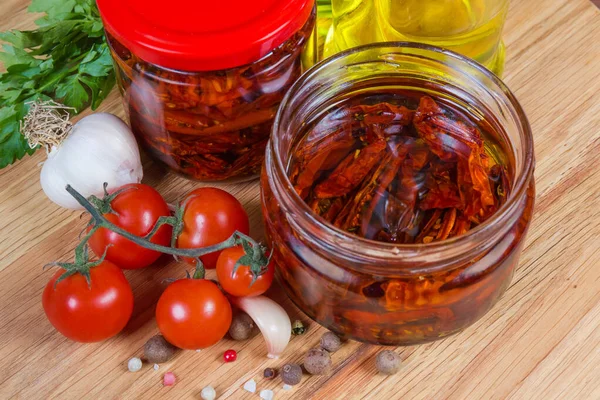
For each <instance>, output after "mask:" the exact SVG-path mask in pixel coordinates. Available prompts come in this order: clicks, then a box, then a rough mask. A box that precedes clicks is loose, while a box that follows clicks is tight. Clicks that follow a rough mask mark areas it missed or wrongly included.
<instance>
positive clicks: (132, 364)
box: [127, 357, 142, 372]
mask: <svg viewBox="0 0 600 400" xmlns="http://www.w3.org/2000/svg"><path fill="white" fill-rule="evenodd" d="M127 369H128V370H129V371H131V372H137V371H139V370H140V369H142V360H140V359H139V358H137V357H133V358H131V359H130V360H129V361H128V362H127Z"/></svg>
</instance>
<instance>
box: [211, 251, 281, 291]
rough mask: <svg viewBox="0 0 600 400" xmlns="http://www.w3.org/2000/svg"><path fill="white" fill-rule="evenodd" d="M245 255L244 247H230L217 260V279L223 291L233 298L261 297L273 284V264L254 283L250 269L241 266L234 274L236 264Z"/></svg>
mask: <svg viewBox="0 0 600 400" xmlns="http://www.w3.org/2000/svg"><path fill="white" fill-rule="evenodd" d="M244 254H245V253H244V248H243V247H242V246H236V247H230V248H228V249H225V250H223V251H222V252H221V255H219V259H218V260H217V278H218V279H219V283H220V284H221V287H222V288H223V290H225V291H226V292H227V293H229V294H230V295H232V296H236V297H245V296H258V295H261V294H263V293H264V292H266V291H267V289H269V287H271V284H272V283H273V276H274V274H275V268H274V267H273V263H272V262H271V263H269V265H268V266H267V271H266V272H265V273H263V274H262V275H260V276H259V277H258V278H256V280H255V281H254V283H252V277H253V276H252V272H251V271H250V267H248V266H246V265H240V266H239V267H238V269H237V271H235V273H233V270H234V267H235V264H236V263H237V261H238V260H239V259H240V257H242V256H243V255H244ZM251 283H252V285H251Z"/></svg>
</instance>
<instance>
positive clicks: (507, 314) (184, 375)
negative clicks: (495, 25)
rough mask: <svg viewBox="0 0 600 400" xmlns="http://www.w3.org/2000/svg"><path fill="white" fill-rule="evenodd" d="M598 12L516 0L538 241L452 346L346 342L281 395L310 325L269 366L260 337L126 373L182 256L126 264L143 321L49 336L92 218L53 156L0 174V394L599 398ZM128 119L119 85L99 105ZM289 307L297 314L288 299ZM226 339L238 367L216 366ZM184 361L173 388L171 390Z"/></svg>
mask: <svg viewBox="0 0 600 400" xmlns="http://www.w3.org/2000/svg"><path fill="white" fill-rule="evenodd" d="M27 3H28V1H27V0H2V1H1V2H0V29H1V30H6V29H9V28H20V29H22V28H29V27H31V26H32V24H31V21H32V19H33V18H32V16H30V15H26V13H25V8H26V6H27ZM598 38H600V11H599V10H598V9H597V8H596V7H594V6H593V5H592V3H591V2H590V1H589V0H568V1H565V0H520V1H515V2H513V4H512V8H511V11H510V17H509V21H508V23H507V26H506V35H505V39H506V42H507V45H508V50H507V52H508V62H507V66H506V76H505V80H506V82H507V83H508V84H509V86H510V87H511V88H512V89H513V91H514V92H515V93H516V95H517V97H518V98H519V99H520V101H521V102H522V104H523V106H524V108H525V110H526V111H527V113H528V115H529V118H530V121H531V123H532V126H533V131H534V135H535V145H536V155H537V169H536V180H537V190H538V198H537V204H536V210H535V216H534V221H533V225H532V228H531V230H530V233H529V236H528V238H527V246H526V248H525V251H524V253H523V256H522V258H521V263H520V267H519V268H518V270H517V271H516V274H515V277H514V281H513V284H512V286H511V287H510V289H509V290H508V292H507V293H506V295H505V296H504V297H503V298H502V300H501V301H500V302H499V303H498V304H497V305H496V306H495V307H494V308H493V310H492V311H491V312H490V313H488V314H487V315H486V316H485V317H484V318H483V319H482V320H481V321H479V322H478V323H477V324H475V325H474V326H472V327H471V328H469V329H467V330H466V331H464V332H463V333H461V334H459V335H456V336H453V337H450V338H447V339H445V340H443V341H440V342H436V343H431V344H427V345H421V346H412V347H406V348H398V349H397V351H398V352H399V353H400V354H401V356H402V359H403V360H404V365H405V366H404V369H403V370H402V371H401V372H400V373H399V374H398V375H396V376H394V377H387V378H386V377H383V376H381V375H377V374H376V373H375V370H374V355H375V354H376V352H377V351H378V350H379V348H377V347H374V346H368V345H362V344H358V343H348V344H346V345H345V346H344V348H343V349H342V350H340V351H339V352H337V353H335V355H334V356H333V361H334V365H335V369H334V371H333V373H332V374H331V375H329V376H326V377H320V378H318V377H310V378H309V377H305V378H304V380H303V382H302V384H301V385H300V386H297V387H295V388H294V389H293V390H291V391H283V390H282V389H281V382H280V380H279V379H276V380H274V381H271V382H265V381H264V380H263V379H262V378H261V376H262V370H263V369H264V368H265V367H267V366H271V367H278V366H281V365H283V364H284V363H285V362H287V361H299V360H300V359H301V357H302V356H301V354H303V353H304V352H305V351H306V350H307V349H308V348H310V347H311V346H314V345H316V343H317V341H318V337H319V336H320V334H321V333H322V329H320V328H318V327H317V326H316V325H315V324H314V323H313V324H312V325H311V326H310V329H309V332H308V333H307V335H305V336H302V337H299V338H294V339H293V340H292V342H291V344H290V346H289V347H288V349H287V351H286V353H285V356H284V358H283V359H282V360H280V361H273V360H268V359H267V358H266V357H265V354H266V352H265V347H264V343H263V342H262V339H261V338H260V337H258V338H255V339H253V340H251V341H248V342H245V343H241V344H240V343H234V342H231V341H228V340H224V341H222V342H221V343H219V344H218V345H216V346H214V347H213V348H211V349H207V350H203V351H201V352H199V353H196V352H193V351H192V352H190V351H188V352H181V353H180V354H179V355H178V356H177V357H176V358H175V359H173V360H172V361H171V362H169V363H167V364H163V365H161V367H160V369H159V370H158V371H154V370H153V369H152V366H150V365H145V366H144V368H143V370H142V371H141V372H138V373H135V374H134V373H129V372H128V371H127V368H126V362H127V360H128V359H129V358H130V357H132V356H140V354H141V351H140V350H141V347H142V346H143V344H144V342H145V341H146V340H147V339H148V338H149V337H150V336H152V335H154V334H155V333H156V332H157V328H156V325H155V321H154V318H153V314H154V304H155V302H156V300H157V299H158V297H159V295H160V293H161V290H162V289H163V288H164V285H163V284H162V283H161V281H162V280H163V279H164V278H166V277H179V276H182V275H183V266H182V265H178V264H176V263H174V262H169V260H168V259H166V258H165V259H164V260H163V262H162V263H159V264H160V265H157V266H154V267H151V268H150V269H148V270H143V271H133V272H131V271H130V272H128V273H127V277H128V278H129V279H130V281H131V284H132V286H133V289H134V292H135V301H136V304H135V310H134V315H133V317H132V319H131V321H130V323H129V325H128V326H127V327H126V329H125V330H124V331H123V332H122V333H121V334H119V335H118V336H117V337H115V338H113V339H111V340H108V341H106V342H103V343H98V344H87V345H83V344H77V343H73V342H70V341H68V340H67V339H65V338H64V337H62V336H61V335H60V334H58V333H57V332H55V331H54V329H53V328H52V326H51V325H50V324H49V323H48V321H47V320H46V318H45V316H44V313H43V311H42V306H41V301H40V298H41V293H42V290H43V288H44V286H45V284H46V282H47V281H48V279H49V277H50V275H51V274H52V272H43V271H42V269H41V266H42V265H43V264H45V263H47V262H50V261H54V260H60V261H67V260H70V259H71V256H72V250H73V248H74V246H75V244H76V237H77V234H78V233H79V231H80V230H81V229H82V227H83V224H84V221H82V220H80V219H79V214H78V213H76V212H70V211H67V210H63V209H59V208H58V207H57V206H55V205H54V204H52V203H51V202H50V201H49V200H47V199H46V197H45V196H44V195H43V193H42V191H41V189H40V185H39V178H38V176H39V165H38V164H39V163H40V162H41V161H43V159H44V154H43V151H40V152H38V154H36V155H35V156H34V157H29V158H27V159H24V160H22V161H21V162H19V163H18V164H16V165H14V166H12V167H9V168H6V169H4V170H1V171H0V398H1V399H6V398H12V397H15V398H22V399H46V398H60V399H71V398H72V399H79V398H96V399H100V398H127V399H135V398H147V399H150V398H152V399H156V398H163V397H164V398H177V399H179V398H182V399H187V398H190V399H191V398H196V399H198V398H199V393H200V390H201V389H202V388H203V387H204V386H205V385H207V384H212V385H213V386H214V387H215V388H216V389H217V392H218V394H219V398H231V399H258V394H250V393H247V392H244V391H243V390H242V389H241V387H242V385H243V383H244V382H246V381H247V380H249V379H250V378H254V379H256V381H257V382H258V387H259V389H265V388H269V389H274V390H275V392H276V394H275V398H276V399H309V398H315V399H400V398H402V399H412V398H415V399H421V398H422V399H446V398H448V399H462V398H470V399H503V398H514V399H527V400H530V399H544V400H546V399H599V398H600V264H599V261H598V259H599V258H600V250H599V248H600V167H599V165H600V41H599V40H598ZM102 109H103V110H106V111H110V112H113V113H116V114H118V115H122V110H121V106H120V103H119V99H118V97H117V94H116V93H113V95H112V96H111V97H110V99H109V100H108V101H107V102H106V103H105V104H104V106H103V107H102ZM145 181H146V182H147V183H149V184H152V185H155V186H156V187H157V189H158V190H159V191H160V192H161V193H163V194H164V196H165V197H166V199H167V200H168V201H170V202H174V201H175V200H176V199H178V198H179V197H180V196H182V195H184V194H185V193H186V192H187V191H189V190H190V189H191V188H193V187H195V186H198V185H197V184H195V183H192V182H188V181H185V180H184V179H181V178H178V177H176V176H173V175H171V174H167V175H164V173H163V171H161V170H160V168H158V167H156V166H154V165H152V164H150V163H147V165H146V178H145ZM225 188H226V189H227V190H229V191H231V192H232V193H235V194H236V195H237V196H238V197H239V198H240V199H241V200H242V201H243V203H244V204H245V206H246V207H247V209H248V211H249V213H250V217H251V221H252V229H253V232H252V233H253V234H254V235H255V236H256V237H260V236H261V235H262V226H261V224H260V210H259V199H258V186H257V183H256V182H253V183H249V184H242V185H235V186H226V187H225ZM272 296H274V297H275V298H278V299H281V301H282V302H283V304H284V306H285V307H286V308H287V309H288V310H289V312H290V313H291V314H292V317H296V316H299V315H300V314H299V312H298V311H297V310H295V309H293V307H291V305H290V304H289V302H288V301H287V300H284V298H283V296H282V295H281V293H279V292H278V291H275V292H274V293H273V294H272ZM227 348H235V349H237V351H238V354H239V357H238V361H237V362H235V363H231V364H224V363H223V362H221V356H222V353H223V351H224V350H226V349H227ZM167 371H173V372H174V373H175V374H176V375H177V377H178V382H177V384H176V385H175V386H174V387H171V388H164V387H163V386H162V383H161V381H162V375H163V374H164V373H165V372H167Z"/></svg>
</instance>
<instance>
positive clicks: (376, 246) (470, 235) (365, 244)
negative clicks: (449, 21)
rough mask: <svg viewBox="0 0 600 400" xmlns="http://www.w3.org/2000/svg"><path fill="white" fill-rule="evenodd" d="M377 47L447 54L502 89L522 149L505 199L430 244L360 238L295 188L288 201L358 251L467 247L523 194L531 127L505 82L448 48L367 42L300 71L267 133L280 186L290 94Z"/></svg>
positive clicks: (530, 159) (530, 168) (529, 169)
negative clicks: (457, 232) (463, 229)
mask: <svg viewBox="0 0 600 400" xmlns="http://www.w3.org/2000/svg"><path fill="white" fill-rule="evenodd" d="M378 48H380V49H384V48H390V49H396V50H397V49H400V48H408V49H416V50H419V51H423V52H425V53H427V52H429V53H430V54H434V53H439V54H443V55H444V57H447V58H448V59H452V60H454V61H455V62H458V63H462V64H465V65H467V66H468V67H469V68H473V69H475V70H476V71H477V72H478V73H481V74H482V75H483V76H485V77H486V78H487V79H490V80H491V81H492V82H493V84H494V85H496V86H497V87H498V88H499V89H500V90H501V91H502V94H503V95H504V96H505V97H506V100H507V101H508V103H509V104H510V107H512V111H513V112H514V113H515V114H516V117H517V120H518V122H519V124H520V140H521V143H520V145H521V147H522V148H523V149H524V151H523V154H524V157H523V163H522V166H521V168H519V170H518V171H515V178H516V179H515V184H514V185H513V190H511V193H510V194H509V197H508V199H507V201H506V202H505V203H504V204H503V205H502V206H501V207H500V209H499V210H497V211H496V212H495V213H494V214H493V215H492V216H491V217H490V218H488V219H487V220H486V221H484V222H483V223H482V224H480V225H478V226H477V227H475V228H473V229H470V230H469V231H468V232H467V233H465V234H464V235H461V236H457V237H453V238H449V239H445V240H442V241H438V242H431V243H418V244H397V243H388V242H381V241H375V240H372V239H367V238H363V237H360V236H358V235H354V234H352V233H349V232H346V231H344V230H342V229H339V228H337V227H335V226H333V225H332V224H330V223H328V222H327V221H325V220H324V219H322V218H320V217H319V216H318V215H316V214H315V213H314V212H313V211H312V210H311V209H310V207H309V206H308V204H306V202H305V201H304V200H303V199H302V198H301V197H300V196H299V195H298V194H297V193H296V191H295V190H289V191H287V192H286V193H287V194H286V196H287V197H288V199H289V200H291V203H292V204H293V206H294V208H295V209H296V211H300V212H302V214H303V215H304V216H305V217H306V218H307V219H308V221H309V222H310V223H311V224H313V225H314V226H316V227H318V229H319V230H320V236H323V237H324V236H329V237H337V238H341V239H345V240H349V241H352V242H353V243H354V244H357V245H360V248H361V253H364V252H366V251H367V250H373V251H375V252H379V251H382V252H384V253H387V254H389V253H392V254H394V255H395V256H402V255H403V254H407V255H412V254H415V253H416V252H418V254H419V255H425V254H434V253H437V252H440V251H442V250H445V249H447V248H449V247H455V246H456V247H462V246H463V245H465V246H467V247H470V246H468V243H470V242H471V243H472V242H477V241H478V240H484V239H485V238H486V237H489V235H491V234H492V232H491V231H493V230H494V227H495V226H497V225H498V224H499V222H501V221H505V220H507V219H508V218H510V216H511V215H513V214H514V213H515V210H516V209H518V206H519V202H520V201H521V200H522V199H523V198H524V196H525V195H526V192H527V190H528V187H529V184H530V181H531V178H532V176H533V172H534V168H535V160H534V150H533V135H532V132H531V126H530V124H529V121H528V119H527V116H526V115H525V111H524V110H523V108H522V107H521V105H520V103H519V102H518V100H517V99H516V97H515V96H514V94H513V93H512V92H511V91H510V89H509V88H508V87H507V86H506V84H505V83H504V82H503V81H502V80H501V79H500V78H499V77H497V76H496V75H494V74H493V73H492V72H491V71H489V70H488V69H486V68H485V67H484V66H483V65H481V64H479V63H478V62H476V61H474V60H472V59H470V58H468V57H466V56H463V55H461V54H458V53H456V52H453V51H451V50H447V49H443V48H440V47H437V46H432V45H428V44H422V43H414V42H385V43H384V42H381V43H371V44H368V45H363V46H359V47H354V48H351V49H348V50H345V51H343V52H340V53H338V54H336V55H334V56H332V57H330V58H327V59H325V60H323V61H321V62H319V63H318V64H316V65H315V66H313V67H312V68H311V69H310V70H308V71H307V72H306V73H304V75H303V76H302V77H301V78H300V79H299V80H297V81H296V82H295V83H294V85H292V87H291V88H290V90H289V91H288V93H287V94H286V96H285V97H284V99H283V101H282V102H281V104H280V107H279V110H278V111H277V114H276V116H275V120H274V123H273V130H272V135H271V143H270V147H269V148H268V149H267V151H269V150H271V153H272V155H273V158H274V162H275V170H276V172H277V174H278V175H279V176H280V179H282V180H283V181H282V183H283V184H284V186H286V187H288V188H292V189H293V184H292V182H291V181H290V179H289V175H288V174H287V169H286V162H287V160H283V159H282V154H281V152H280V151H276V150H275V149H278V148H279V146H280V138H279V137H278V134H277V132H278V131H279V129H280V126H281V122H282V118H283V115H284V113H285V110H286V107H287V106H288V104H289V103H290V102H291V101H292V100H293V97H294V94H295V93H296V92H297V91H298V90H299V89H300V88H302V87H303V86H304V85H305V84H306V83H307V82H310V79H311V78H312V77H313V76H315V74H318V73H319V71H321V70H323V69H324V68H327V67H328V66H329V65H331V64H333V63H335V62H336V61H338V60H340V59H342V58H345V57H348V56H351V55H353V54H356V53H360V52H363V51H368V50H372V49H378ZM421 54H424V53H421ZM435 62H437V63H439V64H440V65H444V63H442V62H441V61H435ZM451 68H454V67H451Z"/></svg>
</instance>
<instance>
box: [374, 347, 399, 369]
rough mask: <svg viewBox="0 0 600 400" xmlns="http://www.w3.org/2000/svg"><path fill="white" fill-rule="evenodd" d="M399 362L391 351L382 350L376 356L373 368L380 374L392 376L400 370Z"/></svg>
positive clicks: (397, 356)
mask: <svg viewBox="0 0 600 400" xmlns="http://www.w3.org/2000/svg"><path fill="white" fill-rule="evenodd" d="M401 361H402V360H401V359H400V356H399V355H398V354H397V353H395V352H393V351H391V350H384V351H382V352H380V353H379V354H377V359H376V362H375V366H376V367H377V370H378V371H379V372H380V373H382V374H385V375H394V374H395V373H396V372H398V370H399V369H400V362H401Z"/></svg>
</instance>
